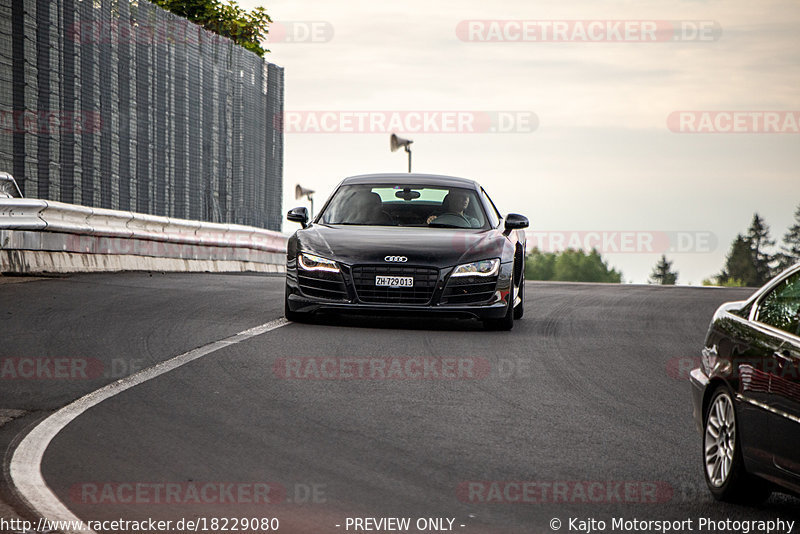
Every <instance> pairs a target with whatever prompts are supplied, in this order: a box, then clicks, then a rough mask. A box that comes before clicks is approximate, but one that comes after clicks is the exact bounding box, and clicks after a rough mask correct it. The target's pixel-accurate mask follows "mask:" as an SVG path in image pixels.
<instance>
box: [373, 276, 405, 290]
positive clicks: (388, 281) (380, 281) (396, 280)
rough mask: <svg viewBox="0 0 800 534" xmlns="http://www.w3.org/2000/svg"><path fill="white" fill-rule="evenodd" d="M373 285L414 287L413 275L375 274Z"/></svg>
mask: <svg viewBox="0 0 800 534" xmlns="http://www.w3.org/2000/svg"><path fill="white" fill-rule="evenodd" d="M375 285H376V286H378V287H414V277H413V276H376V277H375Z"/></svg>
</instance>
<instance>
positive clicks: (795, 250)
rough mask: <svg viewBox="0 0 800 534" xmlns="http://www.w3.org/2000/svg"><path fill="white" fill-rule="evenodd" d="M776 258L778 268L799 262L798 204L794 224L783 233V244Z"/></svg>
mask: <svg viewBox="0 0 800 534" xmlns="http://www.w3.org/2000/svg"><path fill="white" fill-rule="evenodd" d="M777 259H778V268H779V269H780V270H783V269H786V268H787V267H789V266H791V265H794V264H795V263H797V262H800V205H798V206H797V210H795V212H794V224H793V225H791V226H790V227H789V229H788V230H787V231H786V233H785V234H783V246H782V247H781V252H780V253H778V257H777Z"/></svg>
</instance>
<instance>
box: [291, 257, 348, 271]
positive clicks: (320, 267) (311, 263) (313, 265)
mask: <svg viewBox="0 0 800 534" xmlns="http://www.w3.org/2000/svg"><path fill="white" fill-rule="evenodd" d="M297 264H298V265H299V266H300V268H301V269H303V270H306V271H325V272H327V273H338V272H339V266H338V265H336V262H335V261H333V260H328V259H325V258H323V257H321V256H316V255H314V254H308V253H306V252H301V253H300V254H299V255H298V256H297Z"/></svg>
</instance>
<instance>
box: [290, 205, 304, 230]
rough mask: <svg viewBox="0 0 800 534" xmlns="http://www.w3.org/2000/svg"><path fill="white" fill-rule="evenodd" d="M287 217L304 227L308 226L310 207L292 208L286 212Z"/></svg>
mask: <svg viewBox="0 0 800 534" xmlns="http://www.w3.org/2000/svg"><path fill="white" fill-rule="evenodd" d="M286 218H287V219H289V220H290V221H292V222H298V223H300V224H301V225H302V226H303V228H305V227H306V226H308V209H307V208H305V207H303V208H292V209H290V210H289V213H287V214H286Z"/></svg>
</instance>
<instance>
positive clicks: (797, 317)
mask: <svg viewBox="0 0 800 534" xmlns="http://www.w3.org/2000/svg"><path fill="white" fill-rule="evenodd" d="M756 320H757V321H759V322H761V323H765V324H768V325H770V326H774V327H775V328H779V329H781V330H783V331H785V332H789V333H790V334H794V335H796V336H798V335H800V272H798V273H795V274H793V275H792V276H790V277H789V278H787V279H786V280H784V281H783V282H781V283H780V284H779V285H778V287H776V288H774V289H773V290H772V291H770V292H769V294H767V296H766V297H764V300H762V301H761V305H760V306H759V308H758V315H757V318H756Z"/></svg>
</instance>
